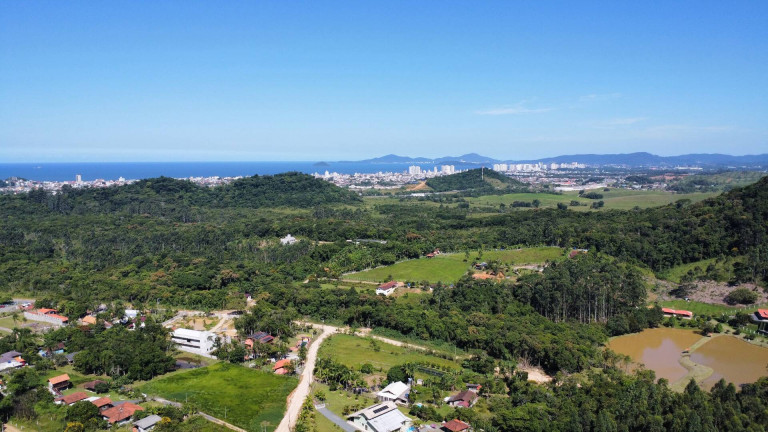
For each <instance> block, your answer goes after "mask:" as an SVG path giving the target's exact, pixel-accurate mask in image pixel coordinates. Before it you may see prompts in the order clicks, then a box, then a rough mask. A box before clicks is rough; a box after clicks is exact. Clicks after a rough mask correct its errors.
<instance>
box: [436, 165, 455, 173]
mask: <svg viewBox="0 0 768 432" xmlns="http://www.w3.org/2000/svg"><path fill="white" fill-rule="evenodd" d="M440 172H442V173H443V174H454V173H455V172H456V167H454V166H453V165H443V166H441V167H440Z"/></svg>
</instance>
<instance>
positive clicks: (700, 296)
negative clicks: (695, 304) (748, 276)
mask: <svg viewBox="0 0 768 432" xmlns="http://www.w3.org/2000/svg"><path fill="white" fill-rule="evenodd" d="M694 284H695V285H696V286H697V288H696V289H695V290H694V291H693V292H692V293H691V294H690V295H689V296H688V298H690V299H691V300H694V301H699V302H703V303H711V304H720V305H727V303H726V302H725V297H726V296H727V295H728V294H729V293H730V292H731V291H733V290H735V289H737V288H747V289H749V290H750V291H753V292H755V293H756V294H757V302H755V303H757V304H762V303H765V302H768V293H766V292H765V291H764V290H763V288H762V287H759V286H757V285H755V284H753V283H745V284H741V285H735V286H729V285H728V284H725V283H720V282H714V281H698V282H694Z"/></svg>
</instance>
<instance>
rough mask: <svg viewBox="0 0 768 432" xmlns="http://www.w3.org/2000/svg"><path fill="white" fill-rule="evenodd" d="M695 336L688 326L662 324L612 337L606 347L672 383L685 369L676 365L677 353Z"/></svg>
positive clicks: (690, 343)
mask: <svg viewBox="0 0 768 432" xmlns="http://www.w3.org/2000/svg"><path fill="white" fill-rule="evenodd" d="M699 339H701V335H699V334H696V333H694V332H693V331H692V330H680V329H673V328H667V327H662V328H655V329H647V330H643V331H642V332H640V333H632V334H628V335H624V336H619V337H617V338H613V339H612V340H611V341H610V342H609V343H608V348H610V349H612V350H614V351H616V352H617V353H621V354H625V355H628V356H630V357H631V358H632V360H634V361H636V362H638V363H643V364H644V365H645V367H647V368H648V369H651V370H653V371H655V372H656V377H657V378H666V379H668V380H669V382H670V383H673V382H675V381H677V380H679V379H680V378H682V377H684V376H685V375H686V374H687V373H688V370H687V369H685V368H684V367H683V366H682V365H680V362H679V360H680V356H681V353H682V352H683V350H684V349H686V348H688V347H690V346H691V345H693V344H694V343H695V342H696V341H697V340H699Z"/></svg>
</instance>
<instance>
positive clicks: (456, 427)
mask: <svg viewBox="0 0 768 432" xmlns="http://www.w3.org/2000/svg"><path fill="white" fill-rule="evenodd" d="M440 429H441V430H443V431H445V432H463V431H470V430H472V429H471V428H470V426H469V425H468V424H467V423H464V422H463V421H461V420H459V419H453V420H451V421H448V422H445V424H443V427H441V428H440Z"/></svg>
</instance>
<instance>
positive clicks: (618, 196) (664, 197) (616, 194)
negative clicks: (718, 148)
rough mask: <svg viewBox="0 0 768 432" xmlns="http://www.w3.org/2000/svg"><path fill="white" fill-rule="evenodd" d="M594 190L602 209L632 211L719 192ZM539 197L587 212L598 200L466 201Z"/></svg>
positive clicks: (572, 195)
mask: <svg viewBox="0 0 768 432" xmlns="http://www.w3.org/2000/svg"><path fill="white" fill-rule="evenodd" d="M594 191H595V192H598V193H601V194H603V200H602V201H603V202H604V203H605V206H604V207H603V209H608V210H610V209H613V210H631V209H633V208H635V207H640V208H647V207H658V206H663V205H667V204H671V203H673V202H675V201H677V200H681V199H689V200H691V202H699V201H701V200H704V199H707V198H711V197H713V196H717V195H719V193H716V192H707V193H698V192H697V193H690V194H676V193H672V192H667V191H655V190H654V191H635V190H628V189H613V188H611V190H610V191H607V192H605V191H603V189H595V190H594ZM535 199H537V200H539V201H540V202H541V205H540V207H541V208H551V207H556V206H557V204H558V203H564V204H570V202H571V200H575V201H578V202H579V203H581V204H582V205H580V206H578V207H570V206H569V207H568V208H569V209H570V210H575V211H588V210H590V208H589V206H590V205H591V204H592V203H593V202H595V201H599V200H591V199H585V198H579V194H578V192H577V191H572V192H563V194H562V195H554V194H544V193H541V194H536V193H516V194H506V195H488V196H481V197H477V198H467V199H466V200H467V201H468V202H469V203H470V205H471V206H494V207H498V206H499V204H502V203H503V204H504V205H506V206H510V205H511V204H512V202H514V201H527V202H531V201H533V200H535ZM520 209H522V210H530V209H531V208H529V207H520Z"/></svg>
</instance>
